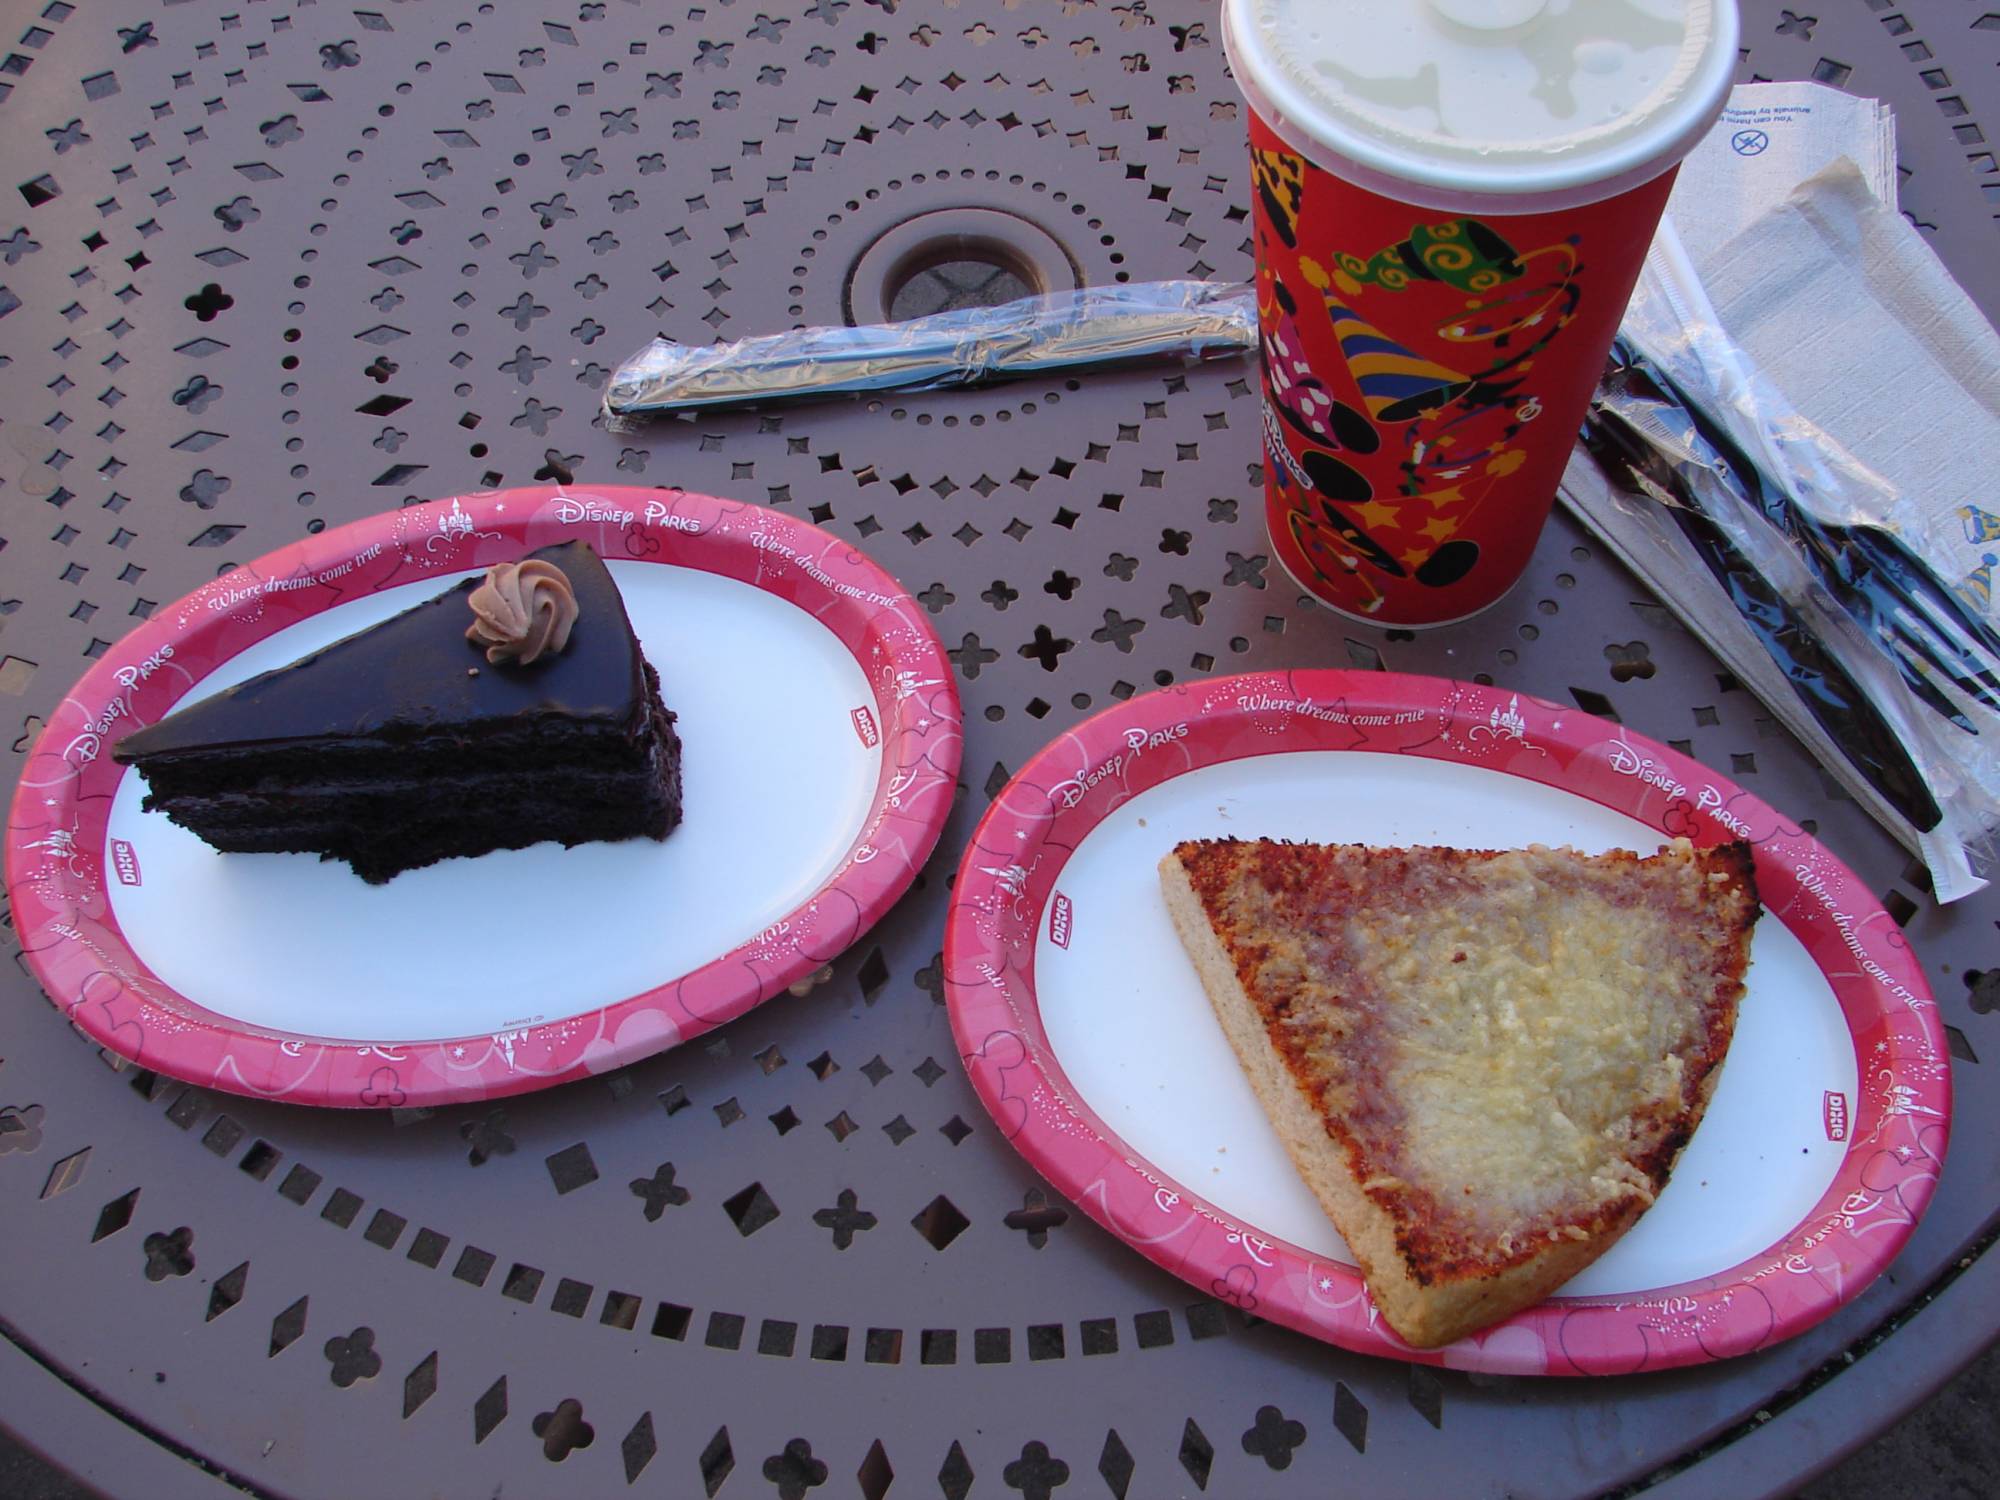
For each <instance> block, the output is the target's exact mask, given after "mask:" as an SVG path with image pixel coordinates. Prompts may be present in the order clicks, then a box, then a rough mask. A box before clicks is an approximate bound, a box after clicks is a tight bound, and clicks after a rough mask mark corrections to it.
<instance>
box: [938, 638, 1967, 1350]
mask: <svg viewBox="0 0 2000 1500" xmlns="http://www.w3.org/2000/svg"><path fill="white" fill-rule="evenodd" d="M1232 834H1233V835H1235V836H1237V837H1239V838H1259V837H1266V838H1287V839H1294V840H1311V841H1316V842H1353V843H1368V844H1378V845H1398V844H1404V845H1407V844H1445V845H1454V846H1458V847H1463V848H1518V847H1523V846H1526V845H1529V844H1535V843H1541V844H1548V845H1565V844H1566V845H1570V846H1573V847H1575V848H1579V849H1582V850H1585V851H1588V852H1596V851H1602V850H1606V849H1611V848H1625V849H1634V850H1638V851H1639V852H1642V853H1650V852H1652V851H1653V850H1655V849H1657V848H1658V847H1659V846H1660V845H1661V843H1662V842H1664V841H1665V840H1666V839H1667V838H1671V837H1687V838H1690V839H1692V840H1694V841H1695V842H1696V843H1697V844H1705V843H1716V842H1720V841H1724V840H1730V839H1739V838H1740V839H1745V840H1748V841H1749V842H1750V844H1751V845H1752V846H1753V847H1754V850H1755V855H1756V870H1757V883H1758V887H1759V890H1760V892H1761V894H1762V896H1763V900H1764V903H1765V907H1766V916H1765V919H1764V920H1763V921H1760V922H1759V923H1758V924H1757V928H1756V934H1755V938H1754V942H1753V947H1752V952H1751V965H1750V971H1749V975H1748V982H1747V991H1746V994H1745V996H1744V1000H1743V1004H1742V1008H1741V1013H1740V1018H1739V1020H1738V1024H1737V1031H1736V1036H1735V1040H1734V1042H1733V1043H1732V1045H1731V1048H1730V1052H1729V1057H1728V1060H1727V1062H1726V1063H1725V1065H1724V1067H1723V1069H1722V1073H1721V1081H1720V1083H1719V1085H1718V1087H1717V1089H1716V1092H1715V1096H1714V1099H1713V1101H1712V1102H1711V1104H1710V1106H1709V1109H1708V1113H1707V1116H1706V1118H1705V1119H1704V1120H1703V1122H1702V1125H1701V1127H1700V1129H1699V1130H1698V1131H1697V1132H1696V1133H1695V1136H1694V1139H1693V1140H1692V1141H1691V1142H1690V1144H1689V1145H1688V1148H1687V1150H1686V1151H1685V1152H1684V1153H1683V1155H1682V1157H1681V1160H1680V1163H1679V1165H1678V1167H1677V1168H1676V1169H1675V1172H1674V1175H1673V1178H1672V1179H1671V1181H1670V1182H1669V1183H1668V1186H1667V1188H1666V1190H1665V1191H1664V1192H1663V1193H1662V1194H1661V1196H1660V1199H1659V1201H1658V1203H1657V1204H1656V1205H1655V1206H1654V1207H1653V1208H1652V1209H1651V1210H1649V1211H1648V1212H1647V1213H1646V1215H1645V1216H1644V1217H1643V1218H1641V1219H1640V1221H1639V1222H1638V1224H1637V1225H1636V1226H1635V1227H1634V1228H1633V1229H1632V1230H1631V1232H1630V1233H1628V1234H1627V1235H1626V1236H1625V1237H1624V1238H1623V1239H1621V1240H1620V1241H1619V1242H1618V1243H1617V1244H1616V1245H1614V1246H1613V1247H1612V1248H1611V1250H1610V1251H1609V1252H1608V1253H1606V1254H1605V1255H1604V1256H1603V1257H1602V1258H1601V1259H1600V1260H1598V1261H1597V1262H1596V1263H1595V1264H1594V1265H1592V1266H1591V1267H1589V1268H1588V1269H1587V1270H1586V1271H1585V1272H1584V1273H1583V1274H1581V1275H1580V1276H1578V1277H1577V1278H1576V1279H1575V1280H1574V1281H1572V1282H1571V1283H1569V1285H1567V1286H1566V1287H1564V1288H1563V1289H1562V1291H1561V1292H1560V1293H1559V1294H1558V1295H1557V1296H1555V1297H1554V1298H1552V1299H1551V1300H1549V1301H1547V1302H1545V1303H1543V1304H1541V1305H1540V1306H1538V1307H1534V1308H1530V1309H1528V1310H1527V1311H1525V1312H1522V1313H1520V1314H1518V1315H1516V1316H1515V1317H1513V1318H1510V1319H1508V1320H1507V1321H1505V1322H1503V1323H1500V1324H1498V1325H1496V1326H1494V1327H1492V1328H1489V1329H1487V1330H1485V1331H1484V1332H1482V1333H1479V1334H1477V1335H1474V1336H1473V1337H1470V1338H1467V1339H1465V1340H1462V1341H1460V1342H1459V1343H1456V1344H1453V1345H1450V1346H1448V1347H1446V1348H1444V1349H1440V1350H1433V1351H1422V1350H1416V1349H1412V1348H1410V1347H1409V1346H1408V1345H1406V1344H1405V1343H1403V1341H1402V1340H1401V1339H1399V1338H1398V1337H1397V1336H1396V1335H1395V1334H1394V1333H1393V1332H1392V1331H1391V1330H1390V1329H1389V1327H1388V1326H1387V1325H1386V1324H1385V1323H1383V1322H1382V1321H1381V1319H1380V1318H1379V1317H1378V1315H1377V1313H1376V1310H1375V1308H1374V1306H1373V1304H1372V1303H1371V1301H1370V1300H1369V1297H1368V1294H1367V1291H1366V1289H1365V1288H1364V1286H1363V1284H1362V1281H1361V1277H1360V1275H1359V1273H1358V1272H1357V1271H1356V1269H1355V1267H1354V1264H1353V1261H1352V1258H1351V1256H1349V1254H1348V1252H1347V1249H1346V1247H1345V1246H1344V1245H1343V1244H1342V1242H1341V1239H1340V1236H1339V1235H1338V1233H1337V1232H1336V1231H1335V1230H1334V1228H1333V1226H1332V1224H1331V1223H1330V1222H1329V1221H1328V1220H1327V1218H1326V1216H1325V1214H1324V1213H1323V1212H1322V1211H1321V1210H1320V1207H1319V1204H1318V1202H1317V1201H1316V1200H1315V1199H1314V1198H1313V1196H1312V1194H1311V1193H1310V1192H1309V1191H1308V1190H1307V1188H1306V1187H1305V1185H1304V1183H1303V1182H1302V1181H1300V1179H1299V1177H1298V1175H1297V1173H1296V1172H1295V1171H1294V1170H1293V1168H1292V1165H1291V1162H1290V1160H1289V1158H1288V1157H1287V1156H1286V1154H1285V1151H1284V1148H1283V1146H1282V1145H1281V1144H1280V1142H1279V1139H1278V1136H1277V1133H1276V1132H1275V1130H1273V1129H1272V1127H1271V1126H1270V1125H1269V1123H1268V1122H1267V1121H1266V1120H1265V1117H1264V1114H1263V1111H1262V1109H1261V1108H1260V1107H1259V1105H1258V1102H1257V1099H1256V1096H1255V1095H1254V1094H1253V1093H1252V1092H1251V1089H1250V1086H1249V1084H1248V1083H1247V1082H1246V1081H1245V1080H1244V1078H1243V1076H1242V1072H1241V1069H1240V1068H1239V1066H1238V1064H1237V1061H1236V1057H1235V1054H1234V1053H1233V1052H1232V1051H1231V1049H1230V1046H1229V1043H1228V1041H1227V1040H1226V1039H1225V1037H1224V1036H1223V1034H1222V1029H1221V1027H1220V1026H1219V1025H1218V1024H1217V1022H1216V1020H1215V1018H1214V1015H1213V1013H1212V1012H1211V1011H1210V1009H1209V1006H1208V1002H1207V998H1206V996H1205V995H1204V994H1203V991H1202V987H1201V982H1200V980H1199V979H1198V978H1197V977H1196V975H1195V972H1194V968H1193V965H1192V964H1191V963H1190V962H1189V961H1188V959H1187V957H1186V955H1185V952H1184V951H1183V949H1182V947H1181V944H1180V941H1179V939H1178V938H1177V937H1176V935H1175V933H1174V931H1173V928H1172V926H1171V924H1170V922H1169V921H1168V918H1167V913H1166V907H1165V903H1164V901H1163V899H1162V897H1161V895H1160V887H1159V877H1158V874H1157V871H1156V866H1157V865H1158V863H1159V860H1160V859H1161V857H1162V856H1163V855H1165V854H1166V852H1167V851H1168V850H1169V849H1171V848H1172V847H1173V846H1174V845H1175V844H1177V843H1179V842H1180V841H1181V840H1183V839H1189V838H1213V837H1220V836H1224V835H1232ZM952 900H953V904H952V907H951V911H950V915H949V918H948V925H947V930H946V935H945V945H944V958H945V983H946V996H947V1001H948V1004H949V1008H950V1012H951V1020H952V1025H953V1029H954V1031H955V1033H956V1036H957V1040H958V1045H959V1049H960V1051H961V1053H962V1055H963V1056H964V1058H965V1063H966V1066H967V1068H968V1070H969V1071H970V1073H971V1076H972V1080H973V1083H974V1085H975V1086H976V1088H977V1089H978V1091H979V1093H980V1096H981V1098H982V1099H983V1100H984V1102H985V1104H986V1106H987V1108H988V1109H989V1110H991V1111H992V1113H993V1116H994V1119H995V1120H996V1121H997V1122H998V1123H999V1125H1000V1128H1001V1129H1002V1131H1003V1132H1004V1133H1005V1135H1006V1137H1007V1139H1008V1140H1009V1141H1011V1142H1012V1143H1013V1144H1014V1146H1015V1148H1016V1149H1017V1150H1019V1151H1020V1152H1021V1153H1022V1154H1023V1155H1024V1156H1026V1157H1027V1158H1028V1160H1029V1161H1030V1162H1032V1163H1033V1164H1034V1165H1035V1166H1036V1167H1037V1168H1038V1169H1039V1170H1040V1171H1042V1172H1043V1173H1044V1174H1045V1175H1046V1176H1047V1177H1048V1179H1049V1180H1050V1181H1051V1182H1052V1183H1053V1184H1054V1185H1055V1186H1056V1187H1057V1188H1058V1189H1060V1190H1061V1191H1062V1192H1063V1193H1064V1194H1065V1195H1066V1196H1067V1197H1069V1198H1070V1199H1071V1200H1072V1201H1074V1202H1075V1203H1077V1204H1078V1205H1079V1206H1081V1207H1082V1208H1083V1209H1084V1211H1085V1212H1087V1213H1089V1214H1090V1215H1091V1216H1092V1217H1093V1218H1095V1219H1096V1220H1097V1221H1098V1222H1099V1223H1101V1224H1102V1225H1104V1226H1105V1228H1107V1229H1108V1230H1110V1232H1111V1233H1113V1234H1115V1235H1117V1236H1118V1237H1119V1238H1121V1239H1123V1240H1124V1241H1125V1242H1126V1243H1128V1244H1129V1245H1131V1246H1132V1247H1133V1248H1134V1249H1136V1250H1138V1251H1139V1252H1140V1253H1141V1254H1143V1255H1145V1256H1147V1257H1149V1258H1150V1259H1152V1260H1154V1261H1156V1262H1157V1263H1159V1264H1160V1265H1161V1266H1163V1267H1165V1268H1166V1269H1168V1270H1170V1271H1173V1272H1174V1273H1176V1274H1177V1275H1179V1276H1182V1277H1184V1278H1185V1279H1186V1280H1188V1281H1189V1282H1190V1283H1192V1284H1193V1285H1194V1286H1195V1287H1197V1288H1199V1289H1200V1290H1201V1291H1202V1292H1204V1293H1206V1294H1209V1295H1212V1296H1215V1297H1218V1298H1220V1299H1222V1300H1223V1301H1226V1302H1229V1303H1231V1304H1233V1305H1235V1306H1236V1307H1239V1308H1241V1309H1242V1310H1243V1311H1244V1312H1246V1313H1252V1314H1255V1315H1256V1316H1257V1317H1260V1318H1267V1319H1270V1320H1273V1321H1275V1322H1280V1323H1285V1324H1288V1325H1290V1326H1291V1327H1293V1328H1296V1329H1299V1330H1301V1331H1302V1332H1305V1333H1308V1334H1311V1335H1313V1336H1315V1337H1318V1338H1323V1339H1326V1340H1329V1341H1331V1342H1333V1343H1336V1344H1341V1345H1344V1346H1345V1347H1348V1348H1351V1349H1359V1350H1363V1351H1366V1352H1371V1353H1377V1354H1386V1355H1392V1356H1395V1357H1400V1358H1403V1359H1409V1360H1423V1361H1429V1362H1434V1363H1442V1364H1447V1365H1452V1366H1456V1367H1459V1368H1463V1369H1472V1370H1483V1371H1491V1372H1497V1373H1509V1374H1537V1375H1539V1374H1551V1375H1558V1374H1560V1375H1584V1374H1613V1373H1621V1374H1622V1373H1628V1372H1631V1371H1636V1370H1644V1369H1664V1368H1668V1367H1671V1366H1675V1365H1685V1364H1692V1363H1695V1362H1698V1361H1703V1360H1711V1359H1719V1358H1722V1357H1724V1356H1727V1355H1733V1354H1741V1353H1746V1352H1748V1351H1750V1350H1754V1349H1759V1348H1762V1347H1764V1346H1765V1345H1767V1344H1770V1343H1772V1342H1774V1341H1776V1340H1779V1339H1783V1338H1787V1337H1789V1336H1790V1335H1792V1334H1795V1333H1798V1332H1800V1331H1801V1330H1802V1329H1805V1328H1807V1327H1810V1326H1811V1325H1812V1324H1813V1323H1815V1322H1817V1321H1818V1320H1819V1319H1821V1318H1823V1317H1825V1316H1826V1315H1827V1314H1828V1313H1830V1312H1832V1311H1833V1309H1834V1308H1836V1307H1838V1306H1839V1305H1840V1304H1842V1303H1843V1302H1845V1301H1847V1300H1848V1299H1850V1298H1852V1297H1854V1296H1855V1295H1857V1294H1858V1293H1859V1292H1860V1291H1861V1290H1862V1288H1864V1287H1865V1286H1867V1285H1868V1283H1869V1282H1870V1281H1871V1280H1873V1279H1874V1277H1875V1276H1876V1275H1877V1274H1878V1273H1879V1272H1880V1271H1881V1270H1882V1269H1883V1267H1884V1266H1886V1265H1887V1264H1888V1263H1889V1261H1890V1259H1891V1258H1892V1257H1893V1256H1894V1255H1895V1254H1896V1252H1897V1250H1898V1249H1899V1248H1900V1247H1901V1245H1902V1243H1903V1241H1904V1240H1905V1239H1906V1238H1907V1237H1908V1235H1909V1233H1910V1230H1911V1229H1912V1228H1913V1227H1914V1226H1915V1224H1916V1221H1917V1216H1918V1215H1919V1214H1920V1213H1921V1212H1922V1211H1923V1209H1924V1207H1925V1205H1926V1204H1927V1203H1928V1202H1929V1200H1930V1197H1931V1192H1932V1189H1933V1187H1934V1186H1935V1184H1936V1181H1937V1174H1938V1171H1939V1168H1940V1165H1941V1163H1942V1161H1943V1158H1944V1150H1945V1140H1946V1135H1947V1132H1948V1129H1949V1121H1950V1113H1951V1093H1950V1088H1951V1080H1950V1072H1949V1059H1948V1056H1947V1052H1946V1047H1945V1040H1944V1035H1943V1031H1942V1028H1941V1026H1940V1024H1939V1022H1938V1019H1937V1015H1936V1012H1935V1011H1934V1009H1933V1008H1932V1006H1931V1002H1930V995H1929V991H1928V989H1927V988H1926V985H1925V982H1924V978H1923V974H1922V971H1921V969H1920V968H1919V966H1918V964H1917V962H1916V959H1915V957H1914V956H1913V955H1912V954H1911V953H1910V951H1909V950H1908V948H1907V947H1905V945H1904V942H1903V937H1902V932H1901V929H1900V928H1898V927H1897V925H1896V923H1895V922H1894V921H1893V920H1892V919H1891V918H1890V917H1889V916H1888V914H1887V913H1886V912H1884V911H1883V910H1882V908H1881V906H1880V904H1879V903H1878V902H1877V901H1876V900H1875V898H1874V897H1873V896H1872V895H1871V894H1870V893H1869V891H1868V889H1867V887H1866V886H1864V885H1862V884H1861V882H1860V881H1859V880H1857V879H1856V878H1855V876H1854V875H1853V874H1852V873H1850V872H1849V871H1848V870H1847V869H1846V868H1845V867H1844V866H1842V865H1841V864H1840V862H1839V861H1837V860H1836V859H1834V858H1833V856H1832V855H1830V854H1829V853H1828V852H1827V851H1826V850H1825V849H1824V848H1822V847H1821V846H1820V845H1819V844H1818V843H1817V842H1815V841H1814V840H1813V839H1812V838H1810V837H1809V836H1808V835H1806V834H1805V833H1804V832H1802V831H1801V830H1800V829H1799V828H1798V827H1796V826H1795V825H1793V824H1792V823H1790V822H1788V821H1787V820H1786V819H1785V818H1784V817H1782V816H1781V815H1779V814H1778V813H1776V812H1774V811H1773V810H1772V809H1770V808H1769V807H1766V806H1765V805H1764V804H1763V803H1762V802H1760V801H1758V800H1757V799H1756V798H1754V797H1752V796H1751V795H1749V794H1748V793H1747V792H1744V791H1742V790H1741V789H1739V788H1738V787H1736V786H1733V785H1731V784H1730V783H1729V782H1728V781H1726V780H1724V779H1723V778H1721V777H1719V776H1717V775H1715V774H1714V773H1713V772H1711V771H1709V770H1707V769H1706V768H1705V767H1703V766H1701V765H1699V764H1697V763H1696V762H1694V761H1693V760H1690V759H1689V758H1687V757H1686V756H1683V755H1679V754H1677V753H1675V752H1674V751H1672V750H1670V749H1668V748H1666V747H1665V746H1663V745H1658V744H1654V743H1653V742H1651V741H1649V740H1646V739H1644V738H1642V737H1640V736H1638V735H1635V734H1632V733H1630V732H1628V731H1626V730H1623V729H1621V728H1619V727H1618V726H1617V725H1614V724H1608V723H1605V722H1604V721H1602V720H1600V719H1595V718H1592V717H1591V716H1589V715H1588V714H1584V713H1581V712H1579V711H1577V710H1576V709H1574V708H1566V707H1562V706H1560V705H1557V704H1552V703H1543V702H1540V701H1537V700H1535V699H1531V698H1528V697H1526V696H1523V695H1517V694H1513V693H1508V692H1504V691H1496V690H1494V689H1492V688H1482V687H1474V686H1469V685H1466V684H1462V683H1454V682H1446V681H1441V680H1438V679H1434V678H1422V677H1402V676H1395V675H1392V674H1388V673H1381V672H1330V671H1329V672H1309V671H1301V672H1292V673H1287V674H1278V675H1265V676H1252V677H1231V678H1222V679H1214V680H1210V681H1204V682H1193V683H1189V684H1186V685H1184V686H1179V687H1175V688H1172V689H1168V690H1164V691H1161V692H1156V693H1151V694H1147V695H1146V696H1144V697H1140V698H1134V699H1133V700H1131V701H1130V702H1127V703H1124V704H1121V705H1119V706H1118V707H1116V708H1114V709H1111V710H1109V711H1108V712H1106V713H1103V714H1100V715H1099V716H1097V717H1096V718H1093V719H1091V720H1089V721H1088V722H1086V723H1085V724H1083V725H1081V726H1080V727H1078V728H1077V729H1074V730H1072V731H1070V732H1069V733H1067V734H1065V735H1063V736H1062V737H1060V738H1059V739H1057V740H1055V741H1054V742H1053V743H1051V744H1050V745H1048V746H1047V747H1046V748H1045V749H1044V750H1042V751H1041V752H1040V753H1039V754H1038V755H1037V756H1036V757H1035V758H1034V759H1033V760H1032V761H1031V762H1029V764H1028V765H1027V766H1025V767H1024V768H1023V769H1022V770H1021V772H1020V773H1019V774H1018V775H1017V776H1016V777H1015V778H1014V779H1013V781H1012V782H1011V783H1010V784H1009V785H1008V786H1007V787H1006V789H1005V790H1004V791H1002V792H1001V794H1000V796H999V797H998V798H997V799H996V800H995V801H994V803H993V806H992V808H991V809H990V811H989V812H988V813H987V815H986V818H985V820H984V821H983V822H982V823H981V824H980V826H979V828H978V830H977V832H976V833H975V834H974V835H973V840H972V845H971V847H970V848H969V849H968V851H967V852H966V855H965V858H964V862H963V864H962V865H961V866H960V869H959V876H958V880H957V883H956V885H955V886H954V888H953V898H952Z"/></svg>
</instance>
